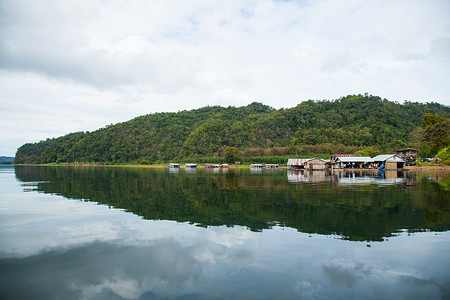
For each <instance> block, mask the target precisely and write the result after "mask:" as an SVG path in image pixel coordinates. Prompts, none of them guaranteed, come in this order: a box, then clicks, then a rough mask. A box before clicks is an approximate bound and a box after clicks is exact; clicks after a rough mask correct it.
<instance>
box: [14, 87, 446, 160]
mask: <svg viewBox="0 0 450 300" xmlns="http://www.w3.org/2000/svg"><path fill="white" fill-rule="evenodd" d="M429 113H431V114H433V115H434V116H435V115H439V116H441V117H442V118H449V117H450V108H449V107H448V106H444V105H441V104H438V103H425V104H424V103H415V102H405V103H403V104H400V103H396V102H391V101H388V100H386V99H381V98H380V97H377V96H372V95H365V96H363V95H350V96H347V97H342V98H340V99H337V100H332V101H328V100H323V101H313V100H309V101H305V102H302V103H300V104H298V105H297V106H296V107H293V108H289V109H279V110H276V109H273V108H271V107H269V106H266V105H263V104H261V103H256V102H254V103H252V104H250V105H247V106H243V107H232V106H229V107H220V106H207V107H203V108H200V109H196V110H190V111H180V112H178V113H156V114H149V115H145V116H140V117H137V118H135V119H132V120H130V121H128V122H123V123H118V124H115V125H108V126H106V127H104V128H101V129H99V130H96V131H94V132H77V133H71V134H68V135H66V136H62V137H59V138H55V139H48V140H46V141H41V142H39V143H34V144H25V145H23V146H22V147H20V148H19V149H18V151H17V153H16V158H15V162H16V163H56V162H68V163H73V162H93V163H104V164H122V163H140V162H142V161H146V162H148V163H155V162H164V161H166V162H167V161H170V160H174V159H183V160H190V159H196V158H200V157H223V156H224V150H225V148H226V147H227V146H229V147H236V148H238V149H241V154H242V157H254V156H277V155H289V154H290V155H295V154H298V153H302V154H306V153H312V152H314V151H315V152H314V153H330V152H344V153H349V152H352V151H357V150H361V149H364V148H367V147H370V146H372V147H374V148H373V149H375V148H376V149H377V150H378V151H380V152H387V151H389V152H391V151H393V150H395V149H397V148H398V147H402V148H403V147H405V146H411V142H412V139H411V133H412V132H413V131H414V129H415V128H418V127H420V126H421V125H422V122H423V120H424V119H423V118H422V116H423V115H424V114H429ZM438 119H439V118H438ZM433 120H434V121H433ZM426 122H431V123H433V122H434V123H433V125H432V126H435V127H432V126H428V127H427V128H429V129H427V130H429V131H430V136H435V135H436V134H437V132H444V131H445V128H446V127H445V126H446V125H445V124H441V122H437V123H436V122H435V118H434V117H431V116H430V117H429V118H428V119H427V121H426ZM427 124H428V123H427ZM438 124H440V125H438ZM423 130H425V129H423ZM433 149H434V148H433ZM433 151H434V150H433Z"/></svg>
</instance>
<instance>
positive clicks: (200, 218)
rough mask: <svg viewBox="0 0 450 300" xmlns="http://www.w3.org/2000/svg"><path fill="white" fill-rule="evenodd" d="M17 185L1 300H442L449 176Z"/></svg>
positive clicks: (111, 174) (64, 176)
mask: <svg viewBox="0 0 450 300" xmlns="http://www.w3.org/2000/svg"><path fill="white" fill-rule="evenodd" d="M10 170H12V169H10ZM13 174H14V173H12V171H10V173H9V174H8V173H7V172H5V173H4V172H2V169H0V208H1V209H0V241H1V242H0V298H1V299H37V298H38V299H298V298H300V299H351V298H355V297H357V298H361V299H448V298H449V297H450V290H449V288H448V287H449V286H450V285H449V283H450V276H449V273H448V269H449V265H450V262H449V259H448V251H449V248H448V245H449V243H448V242H449V241H450V232H448V231H447V230H448V224H449V221H448V212H449V204H448V202H449V200H448V199H449V197H448V196H449V194H448V193H449V192H448V177H446V176H441V175H436V174H425V175H415V174H405V176H404V177H403V179H404V181H403V182H402V183H400V184H388V185H386V184H377V183H375V184H373V183H369V184H339V180H341V179H344V181H345V179H346V178H348V177H346V176H348V174H347V175H342V176H341V177H339V176H337V178H336V176H332V175H331V174H330V175H325V176H326V180H325V181H318V182H314V183H313V184H310V183H309V182H298V183H297V184H292V183H290V182H289V181H288V180H286V173H285V172H262V173H258V175H257V176H254V175H253V174H252V173H251V172H250V171H248V170H239V171H236V172H235V171H234V170H229V171H228V173H226V174H223V173H219V174H215V173H211V172H203V171H202V170H199V171H198V172H197V173H195V174H194V173H186V172H183V171H181V172H179V173H177V175H176V176H173V174H172V173H170V172H169V171H168V170H167V169H165V170H149V169H135V168H64V167H33V168H30V167H16V168H15V175H16V176H17V178H18V180H19V182H16V181H15V180H14V177H13V176H14V175H13ZM307 175H309V174H307ZM375 176H377V175H375ZM351 177H352V178H353V177H354V178H359V177H360V176H358V175H357V174H355V175H354V176H353V175H351ZM362 177H364V176H362ZM309 178H311V177H309ZM376 178H378V177H376ZM379 179H380V180H381V178H379ZM409 180H414V181H415V184H411V185H408V184H407V182H408V181H409ZM23 185H24V186H23ZM29 187H35V192H32V193H30V192H28V193H23V191H22V189H24V188H29ZM36 191H37V192H36ZM58 195H59V196H58ZM67 199H77V200H76V201H68V200H67ZM79 199H84V200H82V201H79ZM97 203H100V204H106V205H97ZM109 207H114V208H121V209H120V210H119V209H109ZM126 211H128V212H126ZM140 216H142V217H143V218H141V217H140ZM169 220H176V221H182V220H184V221H182V222H174V221H169ZM191 223H194V224H191ZM239 224H243V226H239ZM193 225H200V226H193ZM291 227H292V228H291ZM247 228H251V229H253V230H248V229H247ZM431 230H433V231H431ZM299 231H301V232H299ZM423 231H431V232H423ZM392 235H395V238H388V237H389V236H392ZM341 237H344V238H346V239H349V240H354V241H359V242H353V241H347V240H345V241H343V240H342V239H340V238H341ZM374 241H384V242H374ZM369 246H370V247H369Z"/></svg>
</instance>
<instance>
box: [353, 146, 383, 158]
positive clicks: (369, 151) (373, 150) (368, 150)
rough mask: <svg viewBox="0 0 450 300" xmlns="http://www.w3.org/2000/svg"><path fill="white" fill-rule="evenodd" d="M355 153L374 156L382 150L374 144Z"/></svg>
mask: <svg viewBox="0 0 450 300" xmlns="http://www.w3.org/2000/svg"><path fill="white" fill-rule="evenodd" d="M355 154H360V155H361V156H369V157H374V156H377V155H379V154H381V151H380V150H379V149H377V148H375V147H373V146H369V147H366V148H364V149H362V150H358V151H356V152H355Z"/></svg>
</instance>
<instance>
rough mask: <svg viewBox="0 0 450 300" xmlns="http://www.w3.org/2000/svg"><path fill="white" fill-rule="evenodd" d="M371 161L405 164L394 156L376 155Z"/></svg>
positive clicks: (398, 157)
mask: <svg viewBox="0 0 450 300" xmlns="http://www.w3.org/2000/svg"><path fill="white" fill-rule="evenodd" d="M372 160H373V161H374V162H383V161H387V162H405V161H404V160H403V159H402V158H401V157H400V156H398V155H396V154H382V155H377V156H375V157H372Z"/></svg>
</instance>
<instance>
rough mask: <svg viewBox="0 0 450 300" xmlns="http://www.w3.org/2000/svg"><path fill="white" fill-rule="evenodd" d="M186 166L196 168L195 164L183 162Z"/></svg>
mask: <svg viewBox="0 0 450 300" xmlns="http://www.w3.org/2000/svg"><path fill="white" fill-rule="evenodd" d="M184 166H185V167H186V168H197V164H185V165H184Z"/></svg>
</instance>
